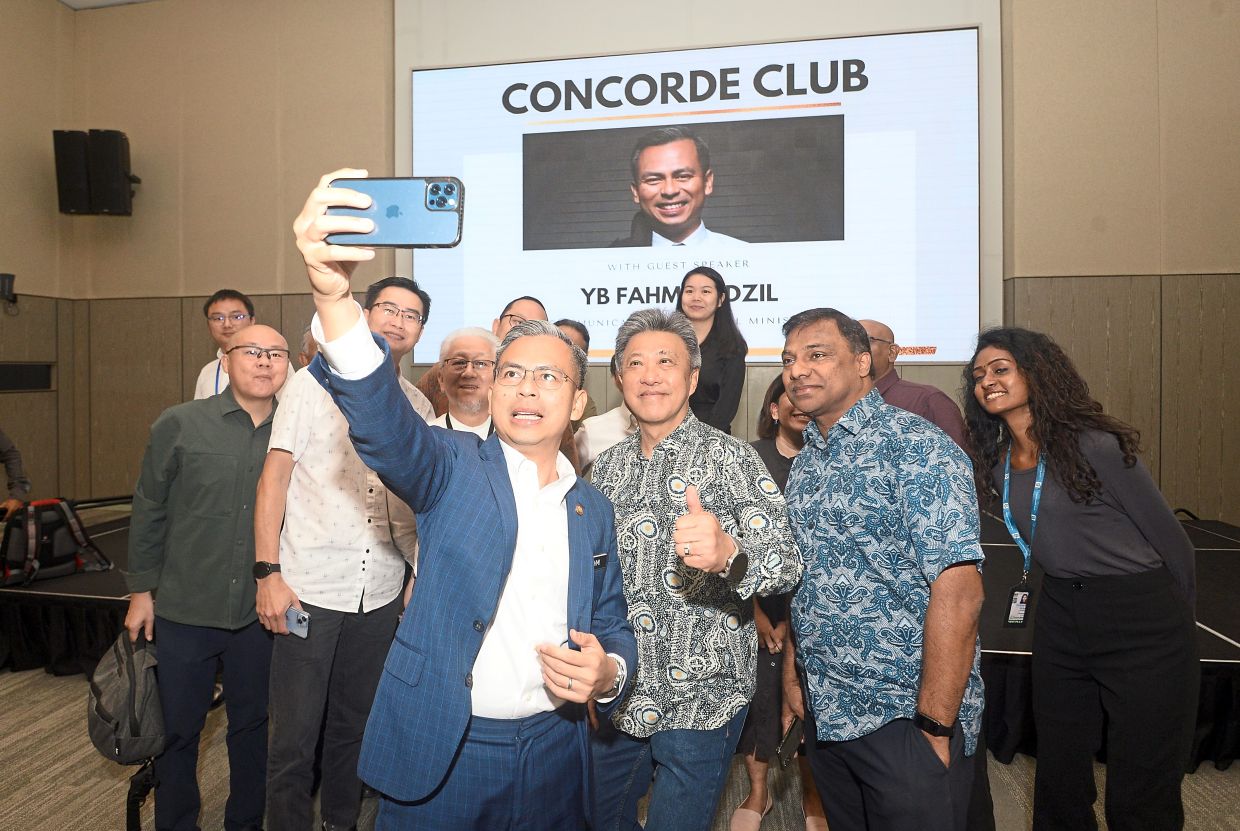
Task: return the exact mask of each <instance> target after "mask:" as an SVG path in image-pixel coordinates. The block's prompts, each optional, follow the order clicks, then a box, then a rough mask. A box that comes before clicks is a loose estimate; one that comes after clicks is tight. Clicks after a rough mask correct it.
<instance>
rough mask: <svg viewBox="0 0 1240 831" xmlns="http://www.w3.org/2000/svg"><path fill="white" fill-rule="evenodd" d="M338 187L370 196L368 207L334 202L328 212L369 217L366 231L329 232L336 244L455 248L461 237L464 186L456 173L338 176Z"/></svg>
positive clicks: (328, 236)
mask: <svg viewBox="0 0 1240 831" xmlns="http://www.w3.org/2000/svg"><path fill="white" fill-rule="evenodd" d="M329 187H331V188H333V189H339V188H350V189H351V190H354V191H357V192H358V193H364V194H366V195H368V196H370V198H371V202H370V205H369V206H368V207H365V208H358V207H354V206H342V205H333V206H331V207H329V208H328V209H327V215H328V216H347V217H357V218H363V219H369V220H371V222H373V223H374V226H373V230H371V231H369V232H367V233H355V232H351V231H340V232H335V233H330V234H328V235H327V242H328V243H329V244H331V245H365V246H368V247H379V248H451V247H453V246H455V245H456V244H458V243H459V242H460V241H461V227H462V225H463V223H464V217H465V213H464V210H465V186H464V185H462V184H461V180H460V179H457V178H455V177H453V176H435V177H430V178H375V179H355V178H352V177H348V178H341V179H336V180H333V181H332V182H330V183H329Z"/></svg>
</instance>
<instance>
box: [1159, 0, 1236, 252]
mask: <svg viewBox="0 0 1240 831" xmlns="http://www.w3.org/2000/svg"><path fill="white" fill-rule="evenodd" d="M1238 45H1240V2H1237V0H1228V1H1227V2H1222V0H1159V3H1158V68H1159V76H1158V77H1159V89H1158V123H1159V130H1160V133H1161V137H1162V146H1161V151H1162V153H1161V165H1160V173H1161V186H1162V196H1163V199H1162V234H1163V263H1162V269H1161V271H1162V273H1164V274H1175V273H1181V274H1234V273H1236V272H1238V271H1240V234H1237V233H1236V229H1237V227H1240V142H1238V141H1237V140H1236V137H1237V136H1238V135H1240V48H1237V46H1238Z"/></svg>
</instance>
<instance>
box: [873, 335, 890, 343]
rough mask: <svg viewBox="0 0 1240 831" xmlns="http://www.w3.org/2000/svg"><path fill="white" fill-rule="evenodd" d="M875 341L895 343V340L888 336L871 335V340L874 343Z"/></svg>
mask: <svg viewBox="0 0 1240 831" xmlns="http://www.w3.org/2000/svg"><path fill="white" fill-rule="evenodd" d="M874 341H878V342H879V343H895V341H893V340H887V339H886V338H876V337H874V336H873V335H870V342H871V343H873V342H874Z"/></svg>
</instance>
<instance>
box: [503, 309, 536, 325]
mask: <svg viewBox="0 0 1240 831" xmlns="http://www.w3.org/2000/svg"><path fill="white" fill-rule="evenodd" d="M499 319H500V320H507V321H508V326H509V327H510V328H511V327H513V326H520V325H521V324H522V323H526V322H528V321H529V318H528V317H525V316H524V315H519V314H515V313H513V312H509V313H508V314H506V315H500V316H499Z"/></svg>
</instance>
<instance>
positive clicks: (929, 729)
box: [913, 710, 953, 738]
mask: <svg viewBox="0 0 1240 831" xmlns="http://www.w3.org/2000/svg"><path fill="white" fill-rule="evenodd" d="M913 724H914V725H916V726H917V728H918V729H920V730H921V731H922V732H923V733H929V734H930V735H931V736H938V737H940V738H950V737H951V734H952V730H953V726H952V725H950V724H941V723H939V722H937V721H935V720H934V719H932V718H930V716H928V715H926V714H925V713H923V712H921V711H920V710H918V711H917V714H916V715H915V716H913Z"/></svg>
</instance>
